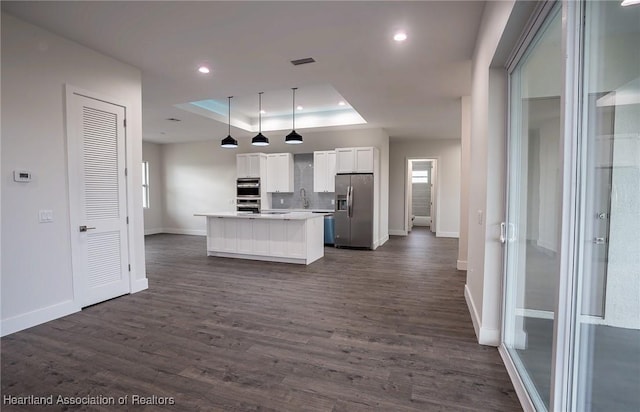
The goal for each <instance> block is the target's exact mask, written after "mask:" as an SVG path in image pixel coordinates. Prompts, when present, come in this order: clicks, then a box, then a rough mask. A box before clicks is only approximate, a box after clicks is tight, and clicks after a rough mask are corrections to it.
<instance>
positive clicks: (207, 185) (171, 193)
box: [162, 129, 389, 243]
mask: <svg viewBox="0 0 640 412" xmlns="http://www.w3.org/2000/svg"><path fill="white" fill-rule="evenodd" d="M299 132H300V133H301V134H302V136H303V139H304V143H303V144H301V145H288V144H285V143H284V134H285V133H278V132H273V133H264V134H265V135H266V136H267V137H268V138H269V139H270V142H271V144H270V145H269V146H267V147H255V146H251V144H250V142H249V141H248V140H247V139H245V140H242V139H241V141H240V146H239V147H238V148H237V149H223V148H221V147H220V141H219V140H215V141H209V142H198V143H175V144H166V145H162V162H163V167H164V172H163V174H164V192H165V194H164V197H165V210H164V215H163V228H164V229H163V231H165V232H169V233H184V234H198V235H204V234H205V233H206V232H205V219H204V218H203V217H195V216H193V214H194V213H197V212H208V211H225V210H227V211H232V210H235V179H236V154H238V153H250V152H262V153H281V152H290V153H312V152H314V151H316V150H332V149H335V148H337V147H357V146H375V147H377V148H378V149H379V150H380V175H381V176H380V177H381V179H380V221H379V228H380V239H378V240H379V242H382V243H384V241H386V240H387V238H388V236H389V221H388V215H389V136H388V135H387V134H386V133H385V132H384V131H383V130H382V129H354V130H330V131H323V132H307V133H305V132H304V130H302V131H299Z"/></svg>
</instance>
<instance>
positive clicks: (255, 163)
mask: <svg viewBox="0 0 640 412" xmlns="http://www.w3.org/2000/svg"><path fill="white" fill-rule="evenodd" d="M266 164H267V155H265V154H264V153H242V154H237V155H236V171H237V175H238V178H243V177H259V178H261V179H264V178H265V176H266Z"/></svg>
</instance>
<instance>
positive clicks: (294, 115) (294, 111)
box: [291, 87, 298, 131]
mask: <svg viewBox="0 0 640 412" xmlns="http://www.w3.org/2000/svg"><path fill="white" fill-rule="evenodd" d="M291 90H293V130H294V131H295V130H296V90H298V88H297V87H292V88H291Z"/></svg>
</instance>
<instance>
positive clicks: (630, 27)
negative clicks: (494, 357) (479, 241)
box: [501, 0, 640, 412]
mask: <svg viewBox="0 0 640 412" xmlns="http://www.w3.org/2000/svg"><path fill="white" fill-rule="evenodd" d="M633 3H634V2H633V1H629V0H627V1H624V2H622V1H581V2H562V3H560V2H558V3H554V4H553V5H546V6H545V7H542V8H540V14H539V15H538V16H537V22H536V23H534V24H533V26H532V31H531V33H534V34H530V35H529V36H528V37H527V38H526V41H525V43H524V44H523V45H521V47H522V49H521V50H523V51H521V54H520V55H519V57H518V58H517V60H516V61H515V62H514V63H513V64H512V66H511V67H510V68H509V113H510V114H509V150H508V184H507V216H506V221H505V223H504V224H503V228H502V236H501V237H502V239H503V241H504V243H505V264H504V272H505V277H504V279H505V283H504V310H503V335H502V341H503V342H502V344H503V347H504V348H505V349H506V352H507V354H508V358H509V359H508V360H509V361H510V362H512V363H513V366H514V367H515V370H516V372H517V374H518V376H519V377H520V380H521V382H522V384H523V386H524V389H525V390H526V392H527V393H528V395H529V398H530V400H531V401H532V403H533V404H534V406H535V408H536V409H537V410H540V411H543V410H563V411H564V410H569V411H576V412H578V411H579V412H583V411H587V412H589V411H620V412H622V411H640V4H639V2H637V1H636V2H635V4H633ZM574 37H575V39H574ZM574 40H575V41H574Z"/></svg>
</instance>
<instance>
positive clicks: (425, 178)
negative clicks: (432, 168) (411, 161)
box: [411, 170, 429, 183]
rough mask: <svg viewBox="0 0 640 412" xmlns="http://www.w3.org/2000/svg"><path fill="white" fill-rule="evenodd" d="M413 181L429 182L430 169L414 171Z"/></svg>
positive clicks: (412, 174)
mask: <svg viewBox="0 0 640 412" xmlns="http://www.w3.org/2000/svg"><path fill="white" fill-rule="evenodd" d="M411 183H429V170H414V171H412V172H411Z"/></svg>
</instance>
